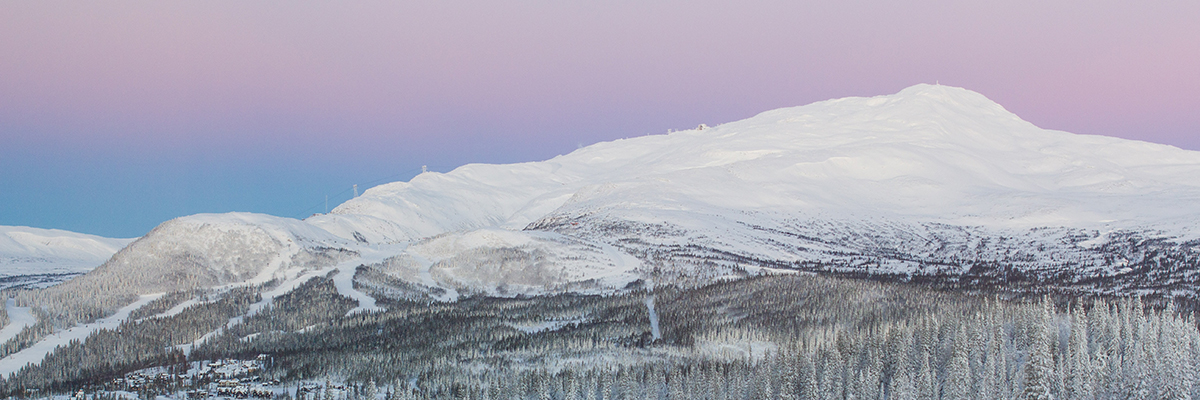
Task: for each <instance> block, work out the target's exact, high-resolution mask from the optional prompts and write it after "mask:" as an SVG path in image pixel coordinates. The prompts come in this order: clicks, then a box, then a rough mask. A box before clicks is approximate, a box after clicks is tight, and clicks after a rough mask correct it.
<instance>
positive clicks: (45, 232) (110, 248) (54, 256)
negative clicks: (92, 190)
mask: <svg viewBox="0 0 1200 400" xmlns="http://www.w3.org/2000/svg"><path fill="white" fill-rule="evenodd" d="M131 242H133V239H110V238H105V237H100V236H94V235H86V234H82V233H75V232H68V231H63V230H58V229H38V228H29V227H23V226H0V287H4V288H7V287H37V286H42V285H52V284H55V283H58V282H59V281H61V280H62V279H65V278H69V277H73V276H76V275H79V274H82V273H85V272H87V271H90V270H91V269H92V268H95V267H96V266H97V265H100V264H102V263H104V261H106V260H108V258H109V257H112V255H113V254H114V253H116V252H117V250H120V249H121V248H123V247H125V246H126V245H129V243H131Z"/></svg>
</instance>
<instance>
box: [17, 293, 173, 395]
mask: <svg viewBox="0 0 1200 400" xmlns="http://www.w3.org/2000/svg"><path fill="white" fill-rule="evenodd" d="M164 294H166V293H155V294H144V295H142V296H141V297H140V298H139V299H138V301H135V302H134V303H133V304H130V305H127V306H125V307H122V308H121V309H120V310H117V313H116V314H113V315H111V316H109V317H108V318H104V319H101V320H98V321H96V322H92V323H90V324H83V325H76V326H75V327H72V328H71V329H67V330H64V331H58V332H54V333H52V334H50V335H48V336H46V338H44V339H42V340H41V341H39V342H37V343H34V345H33V346H29V347H28V348H26V349H25V350H21V351H19V352H17V353H15V354H11V355H9V356H8V357H5V358H4V359H3V360H0V376H9V375H10V374H12V373H14V372H17V371H19V370H21V368H24V367H25V366H26V365H29V364H36V363H39V362H41V361H42V360H43V359H45V358H46V356H47V355H49V354H50V353H51V352H53V351H54V349H55V348H57V347H58V346H66V345H67V344H69V343H71V341H72V340H79V341H83V340H85V339H87V337H88V336H91V334H92V333H94V332H96V331H98V330H101V329H116V328H117V327H118V326H120V325H121V322H124V321H125V320H126V319H128V318H129V314H130V313H132V312H133V310H136V309H138V308H141V307H142V306H144V305H146V303H149V302H151V301H154V300H156V299H158V298H159V297H162V296H163V295H164Z"/></svg>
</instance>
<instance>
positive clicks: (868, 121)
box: [94, 85, 1200, 297]
mask: <svg viewBox="0 0 1200 400" xmlns="http://www.w3.org/2000/svg"><path fill="white" fill-rule="evenodd" d="M1197 221H1200V152H1194V151H1185V150H1181V149H1178V148H1175V147H1171V146H1165V145H1158V144H1152V143H1146V142H1139V141H1131V140H1124V139H1116V138H1111V137H1102V136H1086V135H1077V134H1072V133H1067V132H1061V131H1052V130H1045V129H1041V128H1038V127H1036V126H1034V125H1032V124H1030V123H1028V122H1026V121H1023V120H1021V119H1020V118H1018V117H1017V116H1016V115H1014V114H1012V113H1010V112H1008V111H1006V110H1005V109H1004V108H1003V107H1001V106H1000V105H998V104H996V103H994V102H992V101H990V100H988V99H987V98H985V97H984V96H982V95H980V94H978V93H975V92H972V91H969V90H965V89H960V88H954V87H948V86H938V85H917V86H913V87H910V88H907V89H905V90H903V91H901V92H899V93H896V94H893V95H886V96H877V97H871V98H844V99H836V100H829V101H823V102H818V103H814V104H810V105H806V106H800V107H792V108H784V109H778V110H773V111H768V112H765V113H762V114H759V115H757V116H754V117H751V118H748V119H745V120H741V121H737V122H731V123H727V124H723V125H719V126H715V127H711V128H708V127H703V126H701V127H700V128H697V129H694V130H688V131H680V132H673V133H670V134H666V135H650V136H644V137H636V138H629V139H623V140H617V141H612V142H605V143H599V144H595V145H592V146H588V147H585V148H582V149H579V150H577V151H575V152H572V153H570V154H567V155H563V156H559V157H555V158H553V159H550V160H546V161H541V162H529V163H520V164H508V165H482V164H472V165H466V166H463V167H460V168H457V169H455V170H453V171H451V172H448V173H424V174H421V175H419V176H417V177H415V178H413V179H412V180H411V181H409V182H395V183H390V184H385V185H381V186H378V187H375V188H372V189H370V190H367V191H366V192H365V193H364V194H363V195H362V196H360V197H358V198H355V199H352V200H350V201H347V202H346V203H344V204H342V205H340V206H338V207H337V208H336V209H334V210H333V211H332V212H331V213H329V214H326V215H319V216H314V217H311V218H308V219H306V220H304V221H296V220H291V219H286V218H276V217H268V216H260V215H248V214H224V215H202V216H193V217H184V218H181V219H177V220H174V221H170V222H168V223H165V224H164V225H163V226H161V227H160V228H158V229H156V230H155V231H154V232H151V233H150V234H148V235H147V236H146V237H144V238H142V239H141V240H139V241H138V242H136V243H134V244H133V245H131V246H129V247H128V248H126V249H125V250H123V251H121V252H120V253H119V254H118V255H117V256H116V257H114V258H113V259H112V261H110V262H109V263H107V264H106V265H105V267H103V268H99V269H97V271H96V272H95V273H94V274H102V273H107V274H114V273H117V274H125V273H130V274H143V275H144V274H147V273H148V272H146V271H155V272H153V274H155V275H154V276H155V278H153V279H146V280H143V281H144V282H152V283H147V284H146V285H145V287H144V288H140V289H137V290H135V291H137V292H141V293H148V292H150V291H162V290H169V289H175V288H183V287H188V286H211V285H222V284H236V283H239V282H245V281H255V282H263V281H267V280H270V279H285V280H288V279H295V278H296V277H299V276H306V275H305V274H304V271H323V270H328V269H331V268H337V269H339V270H341V271H343V272H346V273H347V275H352V274H362V275H363V277H361V279H357V280H355V282H354V283H355V284H356V285H350V286H351V287H363V288H371V289H370V290H375V292H372V293H376V294H384V293H391V292H389V291H388V290H386V289H387V288H386V287H387V286H389V285H391V286H393V287H394V286H395V285H396V282H404V284H405V285H412V287H419V288H423V289H420V290H418V291H420V292H421V293H427V294H428V293H444V294H443V295H442V296H451V297H452V296H453V294H455V293H463V292H468V293H474V292H482V293H490V294H501V295H504V294H516V293H540V292H545V291H558V290H575V291H604V290H612V289H616V288H621V287H625V286H626V285H627V284H629V283H631V282H634V281H637V280H639V279H641V280H653V281H657V282H662V281H690V280H696V279H699V280H707V279H711V278H716V277H721V276H727V275H744V274H748V273H755V272H756V271H758V270H761V269H763V268H770V269H801V270H826V271H837V272H845V273H854V274H888V275H895V276H901V277H903V278H904V279H909V278H913V277H942V278H945V279H951V280H960V279H962V278H966V279H967V280H969V281H972V282H982V283H988V282H990V283H1002V282H1009V281H1014V280H1016V281H1025V282H1035V283H1036V282H1040V283H1047V282H1053V283H1054V284H1057V285H1074V286H1079V285H1084V286H1088V287H1090V288H1095V289H1098V290H1112V291H1132V290H1160V291H1162V290H1165V291H1181V292H1179V294H1183V293H1193V294H1194V293H1195V290H1196V286H1195V285H1194V284H1195V283H1196V282H1197V275H1196V273H1197V272H1196V270H1197V265H1196V264H1197V263H1198V262H1200V261H1198V260H1200V253H1198V249H1200V230H1197V229H1196V224H1197ZM358 265H364V266H366V267H368V268H367V269H368V270H373V271H376V272H380V273H382V274H383V275H386V276H388V277H390V278H388V279H390V280H388V279H383V280H381V279H382V278H379V277H376V279H373V280H372V279H368V278H367V277H366V276H367V275H370V274H366V273H364V272H363V271H362V270H361V269H360V270H355V269H353V267H355V266H358ZM151 266H152V267H153V268H151ZM119 271H128V272H119ZM164 277H166V278H164ZM346 279H349V277H347V278H346ZM388 282H391V283H388ZM409 289H411V288H409ZM409 289H406V290H409ZM364 290H367V289H364ZM410 291H411V290H410Z"/></svg>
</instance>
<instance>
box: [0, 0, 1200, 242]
mask: <svg viewBox="0 0 1200 400" xmlns="http://www.w3.org/2000/svg"><path fill="white" fill-rule="evenodd" d="M911 3H913V2H880V1H871V2H863V1H848V2H811V3H805V2H795V1H781V2H696V1H686V2H685V1H608V2H562V1H517V2H486V1H470V2H467V1H428V2H390V1H379V2H371V1H364V2H354V3H349V4H347V3H345V2H267V1H262V2H244V1H204V2H178V1H119V2H59V1H8V2H3V3H0V143H3V144H4V145H3V146H0V158H8V159H9V160H10V162H14V163H15V162H16V161H11V160H17V159H22V160H24V159H39V160H50V161H54V162H55V163H56V164H55V165H58V167H53V168H52V167H46V168H39V167H28V166H26V169H25V170H24V171H26V172H25V174H26V175H28V174H32V175H33V177H28V176H24V175H23V176H24V177H22V178H19V179H18V177H14V176H13V174H9V176H3V175H0V192H8V193H9V194H8V195H0V196H3V197H4V198H0V200H4V201H8V202H10V204H17V203H20V202H22V201H33V200H28V198H27V197H23V196H25V195H22V194H13V193H28V192H31V191H32V192H38V191H41V190H46V189H45V188H40V187H38V186H37V185H38V184H39V183H38V182H46V181H58V182H63V181H64V180H65V181H69V179H68V178H67V176H69V175H71V174H72V173H71V171H73V170H72V169H71V168H70V167H76V168H91V169H96V168H100V169H103V168H106V167H105V166H106V165H118V166H120V168H118V167H111V168H114V169H112V171H111V172H112V173H113V174H117V173H132V174H134V175H136V173H137V172H136V171H139V168H135V167H132V166H133V165H155V166H161V167H163V168H165V169H166V170H178V171H183V172H181V173H180V174H181V177H179V178H178V179H173V178H171V177H170V176H168V175H164V176H162V177H160V179H161V180H162V181H164V182H175V181H178V183H175V184H176V185H179V186H180V187H178V188H175V189H172V190H179V191H183V192H187V193H191V192H189V190H190V189H189V188H192V187H195V186H197V185H200V184H199V183H196V182H190V181H188V179H190V178H186V177H183V176H184V175H189V174H192V175H194V174H195V173H196V172H195V171H194V168H197V166H200V165H207V164H212V163H218V162H219V163H222V164H223V165H228V166H229V167H228V168H229V169H230V170H231V171H237V172H229V173H231V174H233V173H236V174H239V175H241V174H255V173H258V172H262V171H266V170H269V172H271V173H279V174H283V175H286V174H287V172H286V171H296V172H295V173H296V174H308V175H306V176H312V175H313V174H314V172H313V171H320V172H321V173H327V175H328V176H327V177H324V178H320V179H317V181H316V182H315V183H312V184H313V185H314V186H316V187H317V188H315V189H312V190H311V191H309V192H304V191H298V192H295V193H292V192H289V193H287V196H288V197H286V198H283V197H280V198H279V199H277V200H272V201H267V202H265V203H263V204H277V203H286V204H285V206H280V207H285V208H286V207H295V206H292V205H290V204H291V203H287V201H293V202H299V203H307V202H309V201H308V200H310V198H309V197H317V198H319V197H320V196H321V193H323V192H326V191H328V190H327V189H325V188H327V187H341V186H343V185H348V184H350V183H353V182H354V181H356V180H358V181H361V180H362V179H366V178H376V177H378V176H380V175H388V174H386V173H381V171H379V170H380V169H384V168H390V169H392V170H401V169H405V168H408V167H412V166H419V165H422V164H430V165H435V164H439V165H445V166H447V167H453V166H456V165H460V164H462V163H466V162H512V161H528V160H537V159H544V158H547V157H550V156H553V155H556V154H561V153H565V152H569V151H571V150H572V149H574V148H575V147H576V146H578V145H583V144H590V143H594V142H597V141H601V140H610V139H614V138H620V137H626V136H636V135H641V134H646V133H661V132H665V131H666V130H667V129H681V128H689V127H693V126H695V125H696V124H699V123H709V124H713V123H722V122H728V121H732V120H736V119H741V118H745V117H748V116H751V115H753V114H756V113H758V112H761V111H765V110H769V109H773V108H779V107H786V106H794V105H801V104H806V103H810V102H813V101H818V100H824V99H828V98H834V97H844V96H851V95H877V94H889V93H894V92H896V91H898V90H900V89H902V88H904V87H907V86H910V85H912V84H916V83H922V82H925V83H933V82H940V83H942V84H948V85H954V86H961V87H965V88H968V89H972V90H975V91H978V92H980V93H983V94H984V95H986V96H988V97H990V98H992V99H993V100H995V101H997V102H999V103H1000V104H1002V105H1004V106H1005V107H1007V108H1008V109H1009V110H1011V111H1013V112H1015V113H1017V114H1018V115H1020V116H1022V117H1023V118H1025V119H1027V120H1029V121H1031V122H1033V123H1035V124H1037V125H1039V126H1042V127H1045V128H1051V129H1060V130H1066V131H1071V132H1076V133H1089V134H1103V135H1110V136H1119V137H1125V138H1132V139H1141V140H1149V141H1154V142H1159V143H1167V144H1172V145H1176V146H1180V147H1184V148H1189V149H1196V150H1200V72H1197V71H1200V23H1197V21H1200V3H1197V2H1168V1H1150V2H1108V1H1106V2H1097V1H1069V2H1045V1H1005V2H993V3H995V4H990V3H989V4H976V2H957V1H937V2H920V3H919V4H915V5H914V4H911ZM164 154H170V156H164ZM348 159H350V160H348ZM79 160H83V161H79ZM131 160H132V161H131ZM72 162H74V163H76V164H72ZM63 165H66V166H63ZM4 166H5V165H0V167H4ZM122 168H123V169H122ZM10 170H11V168H10ZM130 171H133V172H130ZM256 171H258V172H256ZM280 171H284V172H280ZM164 173H165V172H164ZM39 174H41V175H44V176H40V177H39V176H37V175H39ZM212 174H214V175H211V176H207V177H206V179H208V181H206V182H209V181H211V182H210V183H208V184H211V185H216V186H220V185H221V182H222V179H223V178H221V177H222V176H223V175H220V174H221V173H218V172H213V173H212ZM264 174H265V172H264ZM317 175H319V174H317ZM314 179H316V178H314ZM321 179H325V180H321ZM404 179H407V178H404ZM134 181H136V179H135V180H134ZM231 182H232V181H231ZM296 182H304V180H303V179H300V178H297V179H296ZM113 184H114V185H116V186H118V188H116V189H114V191H115V194H114V195H113V196H119V195H120V193H121V192H120V191H119V186H121V183H120V182H116V181H114V183H113ZM301 184H305V183H301ZM230 185H232V186H237V187H242V186H254V187H257V186H255V185H261V182H259V183H253V184H251V183H230ZM239 185H240V186H239ZM230 190H234V189H230ZM235 191H236V192H238V193H241V192H242V190H241V189H237V190H235ZM72 193H75V194H77V195H79V196H82V197H88V196H94V194H91V193H87V192H86V191H81V192H71V191H70V190H63V191H62V193H61V196H67V197H69V196H72V195H73V194H72ZM258 195H260V196H261V195H262V194H258ZM188 196H191V194H189V195H188ZM280 196H283V195H282V194H281V195H280ZM296 197H305V199H304V200H303V201H301V200H291V199H294V198H296ZM114 198H115V197H114ZM285 200H287V201H285ZM64 201H65V200H64ZM81 201H83V200H81ZM158 201H159V202H166V201H171V200H170V199H159V200H158ZM195 201H197V202H198V203H197V204H200V205H201V206H198V207H199V208H198V209H196V210H193V209H190V208H183V209H179V210H178V212H179V213H189V212H194V211H198V210H199V211H203V210H213V211H221V210H229V209H237V207H244V208H252V209H249V210H245V211H262V212H270V213H275V214H286V212H283V211H280V210H275V209H271V208H270V207H269V206H265V205H263V206H259V205H254V206H245V204H251V203H244V204H243V203H236V202H235V203H231V204H225V203H221V202H220V201H219V200H213V201H212V202H208V203H206V202H205V201H203V200H202V199H201V200H195ZM13 202H16V203H13ZM113 203H114V204H122V203H121V202H120V201H117V200H114V201H113ZM64 204H68V203H64ZM206 204H207V206H205V205H206ZM254 204H257V203H254ZM68 206H69V205H68ZM30 207H32V206H30ZM130 207H132V206H130ZM204 207H208V208H204ZM8 208H10V211H9V212H8V214H3V213H0V224H7V225H11V224H20V223H25V224H33V223H30V222H25V221H40V220H28V219H21V217H18V216H17V215H18V214H19V215H27V214H28V215H37V214H38V213H43V212H44V213H52V212H53V210H51V209H45V210H42V209H40V208H36V207H33V208H21V206H13V207H8ZM35 209H36V210H35ZM13 210H15V211H13ZM39 210H40V211H39ZM135 211H136V210H130V211H128V212H130V213H133V212H135ZM172 212H175V211H172ZM31 213H32V214H31ZM118 214H119V213H118ZM168 214H170V213H169V212H163V213H162V214H161V215H162V216H166V215H168ZM79 218H86V216H81V217H79ZM156 218H157V217H156ZM45 220H46V221H50V219H45ZM146 224H149V222H147V223H143V225H146ZM42 225H53V223H43V224H42ZM151 226H152V225H151ZM48 227H53V226H48ZM137 229H143V228H142V227H139V228H137ZM137 229H131V230H130V232H135V231H136V230H137ZM145 229H148V228H145Z"/></svg>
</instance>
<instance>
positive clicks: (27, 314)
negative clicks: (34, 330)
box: [0, 298, 37, 343]
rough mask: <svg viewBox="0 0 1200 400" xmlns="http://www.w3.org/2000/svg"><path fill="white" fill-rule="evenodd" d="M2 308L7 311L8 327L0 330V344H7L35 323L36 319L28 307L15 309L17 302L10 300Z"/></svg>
mask: <svg viewBox="0 0 1200 400" xmlns="http://www.w3.org/2000/svg"><path fill="white" fill-rule="evenodd" d="M4 307H5V309H7V310H8V325H5V326H4V329H0V343H7V342H8V341H9V340H12V338H14V337H17V334H19V333H21V330H22V329H25V327H26V326H30V325H33V324H35V323H37V317H35V316H33V312H32V311H30V308H29V307H17V302H16V301H15V300H13V299H11V298H10V299H8V301H5V302H4Z"/></svg>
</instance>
